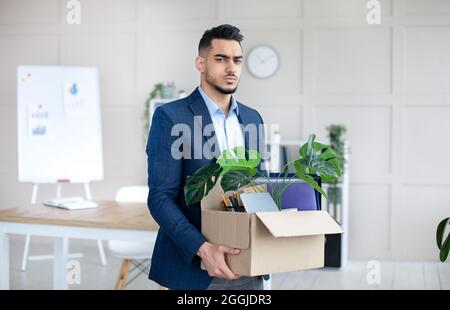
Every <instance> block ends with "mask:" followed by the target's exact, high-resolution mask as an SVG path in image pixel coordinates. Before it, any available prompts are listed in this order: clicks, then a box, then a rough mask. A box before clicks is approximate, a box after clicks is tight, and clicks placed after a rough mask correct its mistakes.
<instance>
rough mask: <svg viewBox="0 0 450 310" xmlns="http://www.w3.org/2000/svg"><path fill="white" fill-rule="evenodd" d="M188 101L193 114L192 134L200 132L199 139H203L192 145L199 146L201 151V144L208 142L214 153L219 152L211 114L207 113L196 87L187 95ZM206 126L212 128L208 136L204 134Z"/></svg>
mask: <svg viewBox="0 0 450 310" xmlns="http://www.w3.org/2000/svg"><path fill="white" fill-rule="evenodd" d="M188 101H189V105H188V107H189V109H190V110H191V112H192V114H194V126H195V128H194V134H201V136H202V137H203V138H202V140H201V141H203V143H202V144H201V145H194V149H195V148H198V147H200V148H201V149H200V150H201V152H202V153H203V144H204V143H208V144H209V149H210V150H211V151H212V153H213V154H214V155H217V154H220V149H219V144H218V143H217V137H216V132H215V130H214V126H213V122H212V119H211V115H210V114H209V111H208V108H207V107H206V103H205V101H204V100H203V98H202V95H201V94H200V91H199V90H198V89H196V90H194V91H193V92H192V94H191V95H189V97H188ZM206 126H208V127H209V128H213V130H212V132H211V135H210V136H207V135H205V134H204V133H205V131H204V130H205V127H206ZM208 134H209V132H208ZM197 140H200V139H198V138H197V139H196V137H194V143H195V141H197ZM217 156H218V155H217Z"/></svg>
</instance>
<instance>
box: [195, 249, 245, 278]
mask: <svg viewBox="0 0 450 310" xmlns="http://www.w3.org/2000/svg"><path fill="white" fill-rule="evenodd" d="M239 253H240V250H239V249H235V248H230V247H227V246H224V245H217V244H213V243H209V242H205V243H203V244H202V246H201V247H200V248H199V249H198V252H197V255H198V256H200V258H201V259H202V261H203V264H204V265H205V267H206V270H207V271H208V274H209V276H210V277H217V278H223V279H227V280H236V279H237V278H239V275H237V274H235V273H233V272H232V271H231V269H230V268H229V267H228V265H227V263H226V261H225V254H231V255H238V254H239Z"/></svg>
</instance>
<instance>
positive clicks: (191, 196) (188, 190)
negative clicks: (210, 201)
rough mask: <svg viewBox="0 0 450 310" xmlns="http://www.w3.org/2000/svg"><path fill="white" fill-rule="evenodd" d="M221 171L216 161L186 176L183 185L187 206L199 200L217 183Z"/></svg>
mask: <svg viewBox="0 0 450 310" xmlns="http://www.w3.org/2000/svg"><path fill="white" fill-rule="evenodd" d="M221 172H222V167H221V166H220V165H219V164H218V163H212V164H210V165H207V166H204V167H202V168H200V169H199V170H197V171H196V172H195V173H194V174H193V175H192V176H188V177H187V180H186V185H185V187H184V196H185V199H186V204H187V205H188V206H189V205H192V204H194V203H197V202H200V200H202V198H203V197H205V196H206V195H207V194H208V193H209V191H210V190H211V189H212V188H213V187H214V185H215V184H216V183H217V180H218V178H219V175H220V173H221Z"/></svg>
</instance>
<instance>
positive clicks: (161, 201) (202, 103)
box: [147, 25, 264, 289]
mask: <svg viewBox="0 0 450 310" xmlns="http://www.w3.org/2000/svg"><path fill="white" fill-rule="evenodd" d="M242 39H243V36H242V35H241V34H240V30H239V29H238V28H236V27H234V26H231V25H221V26H218V27H215V28H212V29H210V30H207V31H206V32H205V33H204V34H203V37H202V38H201V40H200V43H199V48H198V52H199V55H198V57H197V58H196V62H195V65H196V68H197V70H198V71H199V72H200V79H201V82H200V87H198V88H197V89H196V90H194V92H193V93H192V94H191V95H190V96H189V97H187V98H183V99H180V100H177V101H174V102H171V103H168V104H165V105H163V106H161V107H159V108H158V109H156V111H155V113H154V116H153V119H152V127H151V129H150V134H149V138H148V143H147V156H148V186H149V195H148V201H147V203H148V207H149V209H150V212H151V214H152V216H153V218H154V219H155V220H156V221H157V222H158V224H159V225H160V230H159V232H158V237H157V240H156V244H155V248H154V251H153V257H152V265H151V270H150V274H149V278H150V279H151V280H154V281H155V282H157V283H159V284H160V285H162V286H164V287H167V288H169V289H206V288H209V289H262V288H263V284H262V278H261V277H240V276H239V275H237V274H234V273H233V272H232V271H231V270H230V268H229V267H228V265H227V263H226V261H225V254H227V255H239V249H234V248H230V247H227V246H224V245H218V244H212V243H209V242H207V241H206V240H205V237H204V236H203V235H202V234H201V225H200V220H201V216H200V215H201V212H200V204H195V205H190V206H187V205H186V202H185V198H184V191H183V188H184V186H185V184H186V178H187V176H189V175H192V174H194V173H195V172H196V171H197V170H198V169H200V168H201V167H203V166H205V165H208V164H210V163H212V162H213V160H214V157H213V156H211V155H214V156H217V155H218V154H220V152H222V151H223V150H225V149H232V148H233V147H236V146H245V147H246V148H247V149H256V148H257V149H258V150H259V151H260V152H261V151H262V150H261V146H260V145H262V144H263V143H264V140H263V137H262V135H260V134H258V133H259V132H260V131H259V130H258V131H257V134H256V135H255V134H253V135H252V134H247V133H246V132H245V131H243V130H242V127H243V126H248V125H256V126H259V125H262V123H263V121H262V118H261V116H260V115H259V114H258V112H257V111H256V110H253V109H251V108H249V107H247V106H245V105H243V104H241V103H239V102H237V101H236V100H235V98H234V97H233V96H232V94H233V93H234V92H235V91H236V89H237V87H238V84H239V78H240V75H241V72H242V61H243V52H242V47H241V41H242ZM186 127H187V128H188V129H190V130H189V132H190V133H189V134H188V137H182V138H181V139H182V141H183V143H182V144H181V145H179V144H178V142H179V139H180V138H179V137H178V136H177V135H176V134H175V135H174V132H175V133H177V132H179V130H178V131H177V128H178V129H180V128H184V129H185V128H186ZM208 127H209V129H211V127H212V129H213V130H208ZM211 131H212V132H211ZM198 134H200V135H201V136H200V137H198ZM210 134H211V136H209V135H210ZM196 135H197V136H196ZM199 142H200V143H199ZM211 142H212V147H211V148H210V149H209V150H210V152H208V146H210V144H211ZM252 145H253V147H251V146H252ZM205 150H206V151H205ZM180 153H182V156H179V155H180ZM201 261H203V264H204V266H205V267H206V269H207V270H206V271H205V270H202V269H201V268H200V262H201Z"/></svg>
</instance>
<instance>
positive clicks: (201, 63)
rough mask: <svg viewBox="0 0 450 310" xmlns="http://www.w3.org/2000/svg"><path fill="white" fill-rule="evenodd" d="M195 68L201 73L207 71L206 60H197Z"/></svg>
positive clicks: (201, 58)
mask: <svg viewBox="0 0 450 310" xmlns="http://www.w3.org/2000/svg"><path fill="white" fill-rule="evenodd" d="M195 67H196V68H197V70H198V71H199V72H200V73H203V72H204V71H205V59H204V58H203V57H202V56H197V58H195Z"/></svg>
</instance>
